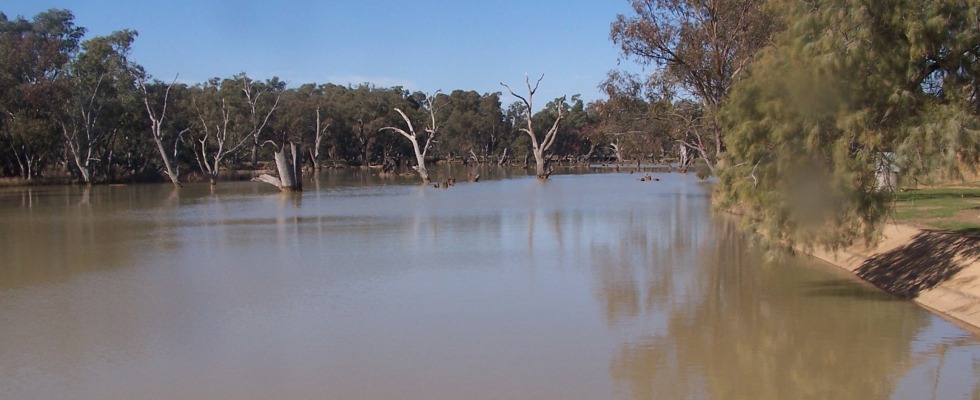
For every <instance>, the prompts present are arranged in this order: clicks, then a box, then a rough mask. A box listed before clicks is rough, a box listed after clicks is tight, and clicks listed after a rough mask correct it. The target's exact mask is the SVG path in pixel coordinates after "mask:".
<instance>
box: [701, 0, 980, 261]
mask: <svg viewBox="0 0 980 400" xmlns="http://www.w3.org/2000/svg"><path fill="white" fill-rule="evenodd" d="M770 3H771V4H770V7H772V9H774V10H777V11H778V15H779V16H780V18H781V19H782V20H783V21H785V22H786V23H787V29H786V30H785V31H784V32H782V33H780V34H778V35H777V36H776V38H775V42H774V44H773V45H771V46H768V47H766V48H765V49H763V50H762V51H761V52H760V53H759V54H758V55H757V56H756V58H755V61H754V62H753V63H752V64H751V65H749V66H748V71H749V74H748V76H747V77H746V78H745V79H744V80H742V81H740V82H737V83H735V85H734V88H733V90H732V94H731V99H730V100H729V101H728V102H727V104H726V105H725V106H724V107H723V110H722V112H721V115H722V118H721V121H722V128H723V130H724V131H725V132H726V145H727V148H728V152H727V154H726V156H727V158H728V160H729V166H728V167H727V168H725V169H724V171H723V172H722V173H721V175H720V177H721V182H720V184H719V185H718V193H717V195H718V196H717V200H718V202H719V204H721V205H722V206H724V207H732V208H738V209H740V210H741V211H742V212H744V213H746V214H747V215H748V218H747V220H748V221H749V222H750V223H751V224H752V225H753V226H754V227H755V229H754V230H755V231H756V232H758V233H760V234H761V235H762V237H764V238H765V239H766V241H767V242H768V243H770V244H775V245H778V246H793V245H801V244H802V245H808V244H822V245H828V246H839V245H845V244H849V243H851V242H852V241H853V240H855V239H858V238H864V239H872V238H874V237H875V234H876V232H878V230H879V228H880V225H881V223H882V222H883V221H884V219H885V217H886V216H887V215H888V214H889V212H891V209H892V204H891V195H890V193H889V190H890V189H894V188H887V187H883V186H882V184H881V181H882V180H881V174H883V173H887V171H888V170H890V169H892V168H894V167H899V168H900V169H901V175H902V179H903V180H906V181H908V182H920V181H928V180H930V179H932V178H936V177H946V178H948V177H956V176H957V174H958V173H959V171H960V168H964V167H965V168H975V167H976V166H977V164H978V155H980V131H978V129H980V119H978V111H980V62H978V61H980V59H978V58H980V15H978V13H980V2H977V1H975V0H970V1H953V0H931V1H912V0H888V1H867V0H826V1H817V2H800V1H789V0H773V1H771V2H770Z"/></svg>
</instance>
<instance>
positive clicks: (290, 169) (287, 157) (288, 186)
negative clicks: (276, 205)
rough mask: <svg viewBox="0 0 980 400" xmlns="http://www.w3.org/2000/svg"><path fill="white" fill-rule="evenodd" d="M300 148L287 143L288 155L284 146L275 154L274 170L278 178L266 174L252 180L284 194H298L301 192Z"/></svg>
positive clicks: (301, 167) (301, 165)
mask: <svg viewBox="0 0 980 400" xmlns="http://www.w3.org/2000/svg"><path fill="white" fill-rule="evenodd" d="M299 147H300V146H298V145H296V143H289V154H286V146H282V147H281V148H280V149H279V150H278V151H276V152H275V154H274V156H275V160H276V170H277V171H279V177H278V178H277V177H274V176H271V175H267V174H262V175H259V176H258V177H257V178H255V179H253V180H254V181H258V182H265V183H268V184H270V185H273V186H275V187H278V188H279V190H281V191H284V192H300V191H302V190H303V164H302V163H301V161H302V155H301V153H300V148H299Z"/></svg>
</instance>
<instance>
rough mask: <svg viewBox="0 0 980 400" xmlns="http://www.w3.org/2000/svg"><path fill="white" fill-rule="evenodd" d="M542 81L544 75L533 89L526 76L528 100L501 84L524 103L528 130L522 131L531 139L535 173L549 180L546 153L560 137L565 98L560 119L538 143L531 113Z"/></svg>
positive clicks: (560, 106) (559, 115)
mask: <svg viewBox="0 0 980 400" xmlns="http://www.w3.org/2000/svg"><path fill="white" fill-rule="evenodd" d="M542 79H544V74H542V75H541V77H540V78H538V81H537V82H536V83H535V84H534V87H533V88H532V87H531V80H530V78H529V77H528V76H527V75H524V83H525V84H526V85H527V97H526V98H525V97H524V96H521V95H519V94H517V93H514V91H513V90H511V88H510V86H507V85H506V84H505V83H503V82H501V83H500V84H501V85H502V86H503V87H505V88H507V91H509V92H510V94H511V96H514V97H517V98H518V99H521V101H522V102H524V117H525V119H527V128H521V131H523V132H524V133H527V134H528V136H530V137H531V152H532V154H534V162H535V172H536V174H537V176H538V179H548V176H549V175H551V170H550V169H548V162H547V159H546V158H545V153H547V151H548V149H550V148H551V145H552V144H554V143H555V137H556V136H557V135H558V125H559V124H560V123H561V119H562V117H563V112H564V105H565V97H564V96H562V97H561V100H560V101H559V104H558V117H557V118H555V123H554V124H553V125H552V126H551V129H548V132H547V133H545V135H544V138H542V140H541V141H540V142H538V136H537V134H536V133H535V131H534V121H533V118H532V114H531V113H532V110H533V104H534V92H537V91H538V85H539V84H540V83H541V80H542Z"/></svg>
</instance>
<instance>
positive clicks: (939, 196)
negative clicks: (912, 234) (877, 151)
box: [895, 185, 980, 231]
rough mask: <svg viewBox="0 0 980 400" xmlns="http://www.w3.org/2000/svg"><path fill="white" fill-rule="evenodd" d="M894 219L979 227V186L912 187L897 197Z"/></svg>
mask: <svg viewBox="0 0 980 400" xmlns="http://www.w3.org/2000/svg"><path fill="white" fill-rule="evenodd" d="M895 200H896V204H895V219H896V220H897V221H898V222H900V223H905V224H909V225H914V226H918V227H923V228H939V229H949V230H954V231H975V230H978V229H980V187H977V188H974V187H973V185H967V186H966V187H962V188H936V189H909V190H905V191H902V192H899V193H898V194H897V195H896V196H895Z"/></svg>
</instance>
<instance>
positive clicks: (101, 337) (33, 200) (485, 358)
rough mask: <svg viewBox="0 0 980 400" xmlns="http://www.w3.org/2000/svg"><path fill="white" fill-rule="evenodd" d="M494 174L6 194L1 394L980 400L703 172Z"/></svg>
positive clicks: (953, 363) (966, 370)
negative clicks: (714, 201) (785, 257)
mask: <svg viewBox="0 0 980 400" xmlns="http://www.w3.org/2000/svg"><path fill="white" fill-rule="evenodd" d="M454 168H456V169H452V170H450V169H447V170H445V171H440V172H438V173H440V174H446V176H448V174H455V176H457V177H459V176H465V173H467V172H471V170H469V169H460V168H459V167H458V166H456V167H454ZM467 168H469V167H467ZM480 173H481V174H482V175H483V176H484V177H485V179H487V180H481V182H480V183H479V184H470V183H464V182H460V183H459V184H457V186H455V187H454V188H451V189H448V190H441V189H440V190H435V189H432V188H431V187H426V186H421V185H418V184H417V183H416V182H415V181H414V179H412V177H388V178H384V179H381V178H379V177H377V176H374V175H371V174H369V173H367V172H364V171H353V170H351V171H322V172H321V173H320V175H319V176H318V177H317V178H316V179H317V181H316V182H318V183H319V185H320V186H317V183H316V182H309V183H308V184H306V187H307V191H306V192H304V193H286V194H283V193H278V192H276V191H275V190H273V189H272V188H271V187H267V185H260V184H254V183H251V182H231V183H222V184H221V185H219V186H218V187H217V188H214V189H212V188H211V187H210V186H209V185H186V186H184V187H183V188H180V189H176V190H175V189H173V188H172V187H170V186H169V185H136V186H127V187H100V186H95V187H90V188H79V187H58V188H27V189H15V190H11V189H6V190H2V191H0V238H2V240H0V254H3V255H4V259H5V263H4V264H2V265H0V382H2V384H0V398H5V399H6V398H15V399H16V398H79V399H86V398H151V399H152V398H403V399H440V398H445V399H450V398H563V399H574V398H582V399H594V398H665V399H674V398H887V397H897V398H929V397H934V398H968V397H969V396H971V395H975V394H976V391H977V386H978V385H977V382H978V378H977V376H978V372H977V369H978V367H977V365H980V363H978V362H977V361H976V360H978V359H980V357H978V354H980V350H978V349H977V341H976V339H975V338H974V337H972V336H971V335H969V334H967V333H965V332H963V331H962V330H959V329H957V328H956V327H954V326H952V325H950V324H948V323H945V322H944V321H942V320H939V319H937V318H935V317H934V316H932V315H929V314H928V313H925V312H923V311H921V310H919V309H917V308H916V307H914V306H912V305H910V304H908V303H905V302H898V301H894V300H893V299H892V298H891V297H887V296H882V295H881V294H880V293H878V292H876V291H873V290H870V289H869V288H868V287H867V286H866V285H863V284H859V283H856V282H855V281H853V280H851V279H850V278H849V277H848V276H846V275H843V274H839V273H836V272H835V271H836V270H833V269H828V268H824V267H822V266H821V265H818V264H814V263H808V262H802V261H793V260H789V261H787V262H786V264H782V265H767V264H764V263H763V260H762V259H760V258H759V257H758V255H757V254H756V253H755V252H753V251H752V250H750V249H748V246H747V245H746V242H745V240H744V238H743V237H742V236H741V235H740V234H739V233H738V232H737V231H736V230H735V227H734V225H733V224H732V223H730V221H728V220H726V219H725V218H723V217H712V216H710V215H709V214H708V213H707V210H708V198H707V191H708V190H709V189H710V188H709V187H705V186H704V185H702V184H700V183H698V182H697V181H696V180H694V179H693V177H688V176H680V175H668V176H663V177H662V180H661V182H657V183H649V184H639V183H637V181H636V180H635V179H632V178H630V177H629V176H628V175H626V174H623V175H608V176H595V175H580V176H556V177H554V179H552V180H551V181H548V182H538V181H537V180H536V179H534V178H533V177H530V178H522V175H521V171H517V172H513V171H511V172H507V171H496V172H495V170H494V169H490V168H487V169H484V170H480ZM487 177H497V178H499V180H493V179H492V178H487ZM509 178H513V179H509Z"/></svg>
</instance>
